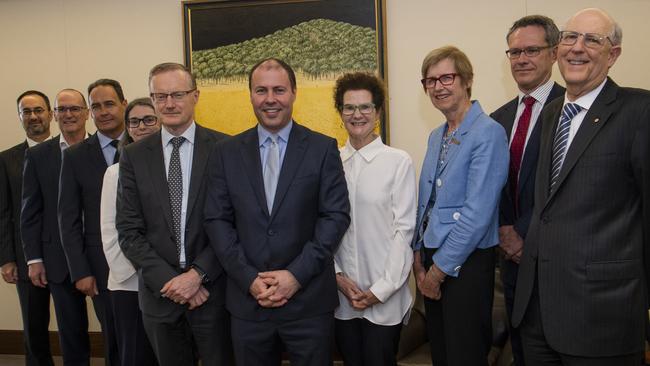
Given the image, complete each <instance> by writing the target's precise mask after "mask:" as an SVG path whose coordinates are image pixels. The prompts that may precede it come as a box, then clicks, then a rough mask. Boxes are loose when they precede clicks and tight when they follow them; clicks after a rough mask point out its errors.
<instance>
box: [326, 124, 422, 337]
mask: <svg viewBox="0 0 650 366" xmlns="http://www.w3.org/2000/svg"><path fill="white" fill-rule="evenodd" d="M341 159H342V160H343V169H344V170H345V179H346V181H347V185H348V191H349V194H350V207H351V212H350V216H351V218H352V220H351V223H350V227H349V228H348V230H347V232H346V233H345V236H344V237H343V240H342V241H341V245H340V246H339V248H338V250H337V252H336V254H335V255H334V264H335V267H336V272H337V273H338V272H343V273H345V275H346V276H348V277H349V278H350V279H351V280H352V281H354V282H355V283H356V284H357V286H358V287H359V289H360V290H362V291H366V290H368V289H369V290H370V291H371V292H372V293H373V294H374V295H375V296H376V297H377V299H379V301H381V302H380V303H377V304H375V305H373V306H371V307H369V308H367V309H365V310H363V311H357V310H355V309H354V308H353V307H352V306H351V305H350V303H349V301H348V299H347V298H346V297H345V295H343V293H341V292H340V291H339V301H340V306H339V307H338V308H337V309H336V312H335V314H334V315H335V317H336V318H337V319H341V320H348V319H353V318H365V319H367V320H369V321H370V322H372V323H375V324H379V325H396V324H399V323H401V322H402V321H403V320H406V319H407V318H408V317H407V316H406V314H407V313H408V311H409V309H410V307H411V300H412V297H411V292H410V290H409V288H408V285H407V281H408V277H409V273H410V271H411V265H412V264H413V250H412V249H411V246H410V243H411V239H412V237H413V232H414V229H415V210H416V205H417V204H416V196H415V192H416V183H415V171H414V170H413V162H412V161H411V157H410V156H409V155H408V154H407V153H406V152H404V151H402V150H398V149H395V148H392V147H389V146H386V145H384V144H383V143H382V141H381V138H379V137H377V138H376V139H375V140H374V141H372V142H371V143H369V144H368V145H366V146H364V147H363V148H361V149H360V150H358V151H357V150H355V149H354V148H353V147H352V145H350V141H348V142H347V143H346V144H345V146H344V147H342V148H341Z"/></svg>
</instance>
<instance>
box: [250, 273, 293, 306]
mask: <svg viewBox="0 0 650 366" xmlns="http://www.w3.org/2000/svg"><path fill="white" fill-rule="evenodd" d="M277 285H278V281H277V280H276V279H274V278H269V279H266V280H265V279H263V278H261V277H259V276H258V277H255V279H254V280H253V283H252V284H251V287H250V288H249V292H250V293H251V295H253V297H254V298H255V300H257V303H258V304H260V306H262V307H265V308H277V307H280V306H282V305H284V304H286V303H287V299H282V300H280V301H271V300H269V297H270V296H271V295H273V294H274V293H275V291H276V290H277V289H278V286H277Z"/></svg>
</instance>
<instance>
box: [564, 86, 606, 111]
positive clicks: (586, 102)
mask: <svg viewBox="0 0 650 366" xmlns="http://www.w3.org/2000/svg"><path fill="white" fill-rule="evenodd" d="M606 82H607V78H605V80H603V82H602V83H600V85H598V86H597V87H596V88H594V90H592V91H590V92H589V93H587V94H585V95H583V96H581V97H580V98H578V99H576V100H574V101H573V103H575V104H577V105H579V106H581V107H582V109H583V110H585V111H587V110H589V108H591V105H592V104H594V101H595V100H596V97H598V94H600V92H601V91H602V90H603V88H604V87H605V83H606ZM567 103H571V102H569V100H568V99H567V97H566V94H565V95H564V104H567Z"/></svg>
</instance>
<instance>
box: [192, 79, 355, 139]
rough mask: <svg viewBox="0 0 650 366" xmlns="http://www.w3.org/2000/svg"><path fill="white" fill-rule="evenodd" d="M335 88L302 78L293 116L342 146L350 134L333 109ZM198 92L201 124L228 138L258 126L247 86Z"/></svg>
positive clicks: (211, 88)
mask: <svg viewBox="0 0 650 366" xmlns="http://www.w3.org/2000/svg"><path fill="white" fill-rule="evenodd" d="M333 87H334V80H316V81H313V80H309V79H305V78H301V77H299V78H298V92H297V96H296V103H295V105H294V110H293V117H294V119H295V120H296V122H298V123H300V124H302V125H303V126H307V127H309V128H310V129H312V130H314V131H318V132H321V133H323V134H326V135H328V136H332V137H334V138H336V140H337V141H338V143H339V146H342V145H343V144H344V143H345V141H346V139H347V133H346V131H345V129H344V128H343V125H342V123H341V119H340V117H339V115H338V113H337V112H336V109H335V108H334V102H333V97H332V88H333ZM199 89H200V90H201V95H200V98H199V104H198V105H197V109H196V120H197V121H198V123H200V124H202V125H204V126H206V127H210V128H213V129H216V130H218V131H221V132H224V133H227V134H229V135H235V134H237V133H240V132H242V131H245V130H247V129H249V128H251V127H253V126H254V125H255V124H256V123H257V120H256V118H255V114H253V108H252V107H251V103H250V97H249V93H248V84H247V83H239V84H234V85H233V84H229V85H224V86H204V87H201V86H200V87H199Z"/></svg>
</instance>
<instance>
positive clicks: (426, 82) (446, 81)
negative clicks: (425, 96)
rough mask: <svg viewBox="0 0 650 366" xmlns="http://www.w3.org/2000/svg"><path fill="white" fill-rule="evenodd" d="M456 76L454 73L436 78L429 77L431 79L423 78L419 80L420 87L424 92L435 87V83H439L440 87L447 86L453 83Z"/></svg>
mask: <svg viewBox="0 0 650 366" xmlns="http://www.w3.org/2000/svg"><path fill="white" fill-rule="evenodd" d="M456 76H458V74H456V73H451V74H442V75H440V76H438V77H437V78H434V77H431V78H424V79H422V80H420V82H422V86H423V87H424V90H427V89H433V88H435V87H436V83H437V82H438V81H439V82H440V85H444V86H449V85H451V84H453V83H454V80H456Z"/></svg>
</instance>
